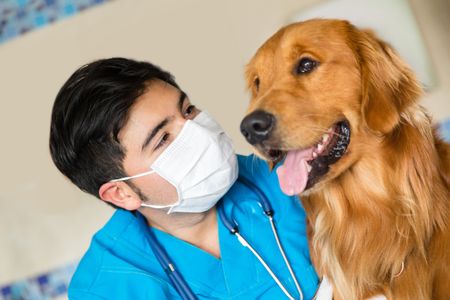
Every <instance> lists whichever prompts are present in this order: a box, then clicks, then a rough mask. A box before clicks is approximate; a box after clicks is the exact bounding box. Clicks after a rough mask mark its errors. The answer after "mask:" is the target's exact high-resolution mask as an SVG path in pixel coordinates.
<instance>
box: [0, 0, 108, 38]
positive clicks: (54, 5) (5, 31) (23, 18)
mask: <svg viewBox="0 0 450 300" xmlns="http://www.w3.org/2000/svg"><path fill="white" fill-rule="evenodd" d="M108 1H112V0H0V44H2V43H4V42H5V41H7V40H10V39H12V38H15V37H18V36H20V35H21V34H25V33H27V32H29V31H31V30H34V29H36V28H40V27H43V26H45V25H48V24H50V23H53V22H55V21H58V20H60V19H63V18H66V17H68V16H72V15H74V14H76V13H78V12H81V11H84V10H86V9H87V8H90V7H92V6H95V5H97V4H100V3H104V2H108Z"/></svg>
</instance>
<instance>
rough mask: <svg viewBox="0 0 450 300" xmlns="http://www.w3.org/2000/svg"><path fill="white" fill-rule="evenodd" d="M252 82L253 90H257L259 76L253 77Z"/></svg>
mask: <svg viewBox="0 0 450 300" xmlns="http://www.w3.org/2000/svg"><path fill="white" fill-rule="evenodd" d="M253 84H254V85H255V90H256V91H258V90H259V77H255V80H254V81H253Z"/></svg>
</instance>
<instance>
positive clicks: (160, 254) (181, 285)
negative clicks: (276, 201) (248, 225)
mask: <svg viewBox="0 0 450 300" xmlns="http://www.w3.org/2000/svg"><path fill="white" fill-rule="evenodd" d="M238 180H239V181H241V182H242V183H243V184H244V185H246V186H247V187H249V188H251V189H252V190H253V191H254V192H255V193H256V194H257V196H258V198H259V200H260V201H259V203H260V205H261V207H262V209H263V211H264V214H265V215H266V216H267V217H268V218H269V220H270V223H271V227H272V231H273V233H274V236H275V239H276V242H277V245H278V248H279V249H280V251H281V253H282V256H283V259H284V261H285V263H286V265H287V267H288V269H289V273H290V274H291V277H292V279H293V281H294V283H295V286H296V288H297V290H298V292H299V295H300V299H303V293H302V290H301V288H300V285H299V284H298V282H297V278H296V277H295V274H294V272H293V270H292V268H291V266H290V263H289V261H288V260H287V257H286V254H285V253H284V250H283V247H282V246H281V243H280V240H279V238H278V234H277V230H276V228H275V224H274V221H273V214H274V211H273V209H272V206H271V205H270V202H269V200H268V199H267V197H266V195H265V194H264V193H263V192H262V191H261V190H260V189H259V187H257V186H256V185H255V184H254V183H253V182H251V181H250V180H248V179H247V178H245V177H243V176H240V177H239V178H238ZM218 213H219V217H220V219H221V220H222V223H223V224H224V226H225V227H226V228H227V229H228V230H229V231H230V233H232V234H234V235H236V237H237V238H238V240H239V242H240V243H241V244H242V245H243V246H244V247H247V248H248V249H249V250H250V251H251V252H252V253H253V254H254V255H255V257H256V258H257V259H258V260H259V261H260V262H261V264H262V265H263V266H264V267H265V269H266V270H267V271H268V272H269V274H270V275H271V277H272V278H273V279H274V280H275V282H276V283H277V284H278V286H279V287H280V288H281V289H282V290H283V293H284V294H285V295H286V296H287V297H288V298H289V299H294V298H293V297H292V296H291V295H290V294H289V293H288V292H287V290H286V288H285V287H284V286H283V285H282V284H281V282H280V280H279V279H278V278H277V277H276V276H275V274H274V273H273V272H272V271H271V270H270V268H269V266H268V265H267V263H266V262H264V260H263V259H262V257H261V256H260V255H259V253H258V252H257V251H256V250H255V249H254V248H253V247H252V246H251V245H250V244H249V243H248V242H247V240H245V239H244V237H242V235H241V234H240V233H239V226H238V224H237V223H236V222H235V221H234V220H233V221H230V220H229V219H228V218H227V217H226V215H225V212H224V210H223V208H222V207H221V205H220V204H219V205H218ZM148 233H149V234H148V241H149V244H150V247H151V248H152V250H153V252H154V254H155V257H156V259H157V260H158V262H159V264H160V265H161V267H162V268H163V269H164V271H165V272H166V273H167V275H168V277H169V279H170V280H171V282H172V284H173V286H174V288H175V290H176V291H177V292H178V294H180V296H181V297H182V298H183V300H196V299H198V298H197V297H196V296H195V294H194V292H193V291H192V290H191V288H190V287H189V285H188V284H187V282H186V281H185V280H184V278H183V276H182V275H181V274H180V272H179V271H178V270H177V269H176V267H175V265H174V264H173V263H172V262H171V260H170V258H169V255H168V254H167V252H166V251H165V249H164V248H163V247H162V246H161V245H160V244H159V242H158V241H157V239H156V236H155V234H154V233H153V231H152V230H151V228H150V227H148Z"/></svg>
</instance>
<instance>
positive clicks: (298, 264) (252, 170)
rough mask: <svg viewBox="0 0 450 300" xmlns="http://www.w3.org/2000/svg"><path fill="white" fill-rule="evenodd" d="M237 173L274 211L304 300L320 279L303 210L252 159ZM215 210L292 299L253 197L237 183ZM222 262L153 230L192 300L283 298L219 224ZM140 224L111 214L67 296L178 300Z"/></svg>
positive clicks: (136, 217) (128, 215) (133, 217)
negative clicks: (222, 212)
mask: <svg viewBox="0 0 450 300" xmlns="http://www.w3.org/2000/svg"><path fill="white" fill-rule="evenodd" d="M238 162H239V174H240V176H245V177H246V178H249V179H251V180H252V181H253V183H255V184H256V185H257V186H258V187H259V188H260V189H261V190H262V191H263V192H264V193H265V194H266V195H267V198H268V199H269V201H270V202H271V204H272V207H273V209H274V212H275V214H274V219H275V223H276V226H277V229H278V234H279V237H280V240H281V243H282V245H283V247H284V249H285V253H286V255H287V257H288V259H289V261H290V263H291V266H292V267H293V270H294V273H295V275H296V277H297V280H298V282H299V283H300V285H301V287H302V290H303V294H304V296H305V299H311V298H312V297H313V296H314V293H315V292H316V289H317V286H318V283H319V280H318V277H317V275H316V272H315V270H314V268H313V266H312V265H311V262H310V256H309V251H308V242H307V239H306V218H305V212H304V210H303V208H302V206H301V203H300V201H299V200H298V198H297V197H288V196H286V195H284V194H283V193H282V192H281V190H280V188H279V185H278V178H277V176H276V174H275V172H274V171H273V172H270V171H269V169H268V166H267V164H266V163H265V162H263V161H262V160H260V159H259V158H256V157H255V156H253V155H251V156H246V157H244V156H238ZM221 205H223V207H222V209H224V210H225V213H226V215H227V217H228V219H230V220H231V219H234V220H235V221H236V222H237V223H238V224H239V230H240V232H241V234H242V236H244V237H245V239H246V240H247V241H248V242H249V243H250V244H251V245H252V246H253V247H254V248H255V249H256V251H258V252H259V254H260V255H261V256H262V258H263V259H264V260H265V262H266V263H267V264H268V265H269V266H270V268H271V269H272V271H273V272H274V273H275V274H276V276H277V277H278V278H279V279H280V280H281V281H282V283H283V285H284V286H285V287H286V288H287V289H288V291H289V293H290V294H291V295H293V296H294V297H295V298H297V299H298V298H299V295H298V292H297V290H296V288H295V285H294V282H293V280H292V278H291V276H290V273H289V270H288V269H287V267H286V265H285V263H284V261H283V258H282V256H281V253H280V252H279V249H278V246H277V244H276V240H275V238H274V236H273V233H272V230H271V226H270V223H269V220H268V219H267V217H266V216H265V215H264V213H263V211H262V209H261V207H260V206H259V204H258V197H257V195H256V194H255V192H254V191H253V190H251V189H249V188H248V187H247V186H245V185H243V184H242V183H240V182H239V181H237V182H236V183H235V184H234V185H233V186H232V188H231V189H230V190H229V191H228V193H227V194H226V195H225V196H224V197H223V199H222V203H221ZM217 220H218V223H219V224H218V228H219V243H220V252H221V258H220V259H219V258H216V257H214V256H213V255H211V254H209V253H207V252H205V251H203V250H202V249H199V248H197V247H195V246H193V245H191V244H189V243H187V242H185V241H183V240H180V239H178V238H176V237H174V236H171V235H169V234H167V233H165V232H163V231H160V230H157V229H155V228H152V230H153V232H154V233H155V235H156V238H157V240H158V241H159V243H160V244H161V245H162V246H163V247H164V248H165V250H166V251H167V253H168V255H169V257H170V258H171V260H172V261H173V262H174V264H175V267H176V268H177V269H178V270H179V272H180V273H181V275H182V276H183V277H184V279H185V280H186V282H187V284H188V285H189V286H190V288H191V289H192V291H193V292H194V293H195V294H196V295H197V297H198V298H199V299H245V300H249V299H286V296H285V295H284V294H283V292H282V291H281V289H280V288H279V287H278V285H277V284H276V283H275V281H274V280H273V279H272V277H271V276H270V275H269V273H268V272H267V270H266V269H265V268H264V267H263V266H262V265H261V263H260V262H259V261H258V260H257V259H256V257H254V256H253V254H252V253H251V252H250V250H249V249H247V248H245V247H243V246H242V245H241V244H240V243H239V241H238V240H237V238H236V236H234V235H232V234H231V233H230V232H229V231H228V229H227V228H226V227H225V226H224V225H223V223H222V221H221V219H220V218H219V216H218V217H217ZM147 230H148V228H147V224H146V222H145V219H144V218H143V217H142V215H140V214H139V213H138V212H135V213H133V212H129V211H126V210H121V209H118V210H117V211H116V212H115V213H114V215H113V216H112V217H111V219H110V220H109V221H108V223H107V224H106V225H105V226H104V227H103V228H102V229H101V230H100V231H99V232H98V233H97V234H95V236H94V238H93V239H92V242H91V245H90V247H89V249H88V251H87V252H86V254H85V255H84V257H83V258H82V260H81V261H80V264H79V266H78V268H77V270H76V272H75V275H74V276H73V278H72V281H71V283H70V286H69V299H83V300H86V299H181V297H180V296H179V294H178V293H177V291H176V290H175V288H174V287H173V286H172V284H171V282H170V280H169V278H168V276H167V275H166V273H165V272H164V271H163V269H162V267H161V266H160V264H159V263H158V261H157V259H156V257H155V256H154V254H153V252H152V250H151V248H150V245H149V244H148V241H147V238H146V234H148V232H147Z"/></svg>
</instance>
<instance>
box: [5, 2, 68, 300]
mask: <svg viewBox="0 0 450 300" xmlns="http://www.w3.org/2000/svg"><path fill="white" fill-rule="evenodd" d="M0 1H1V0H0ZM76 266H77V263H71V264H68V265H66V266H64V267H61V268H58V269H55V270H52V271H50V272H47V273H43V274H40V275H39V276H36V277H32V278H28V279H23V280H18V281H16V282H14V283H11V284H8V285H5V286H0V300H23V299H26V300H49V299H53V298H55V297H57V296H62V295H65V294H66V293H67V288H68V286H69V282H70V279H71V278H72V275H73V273H74V272H75V268H76Z"/></svg>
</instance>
